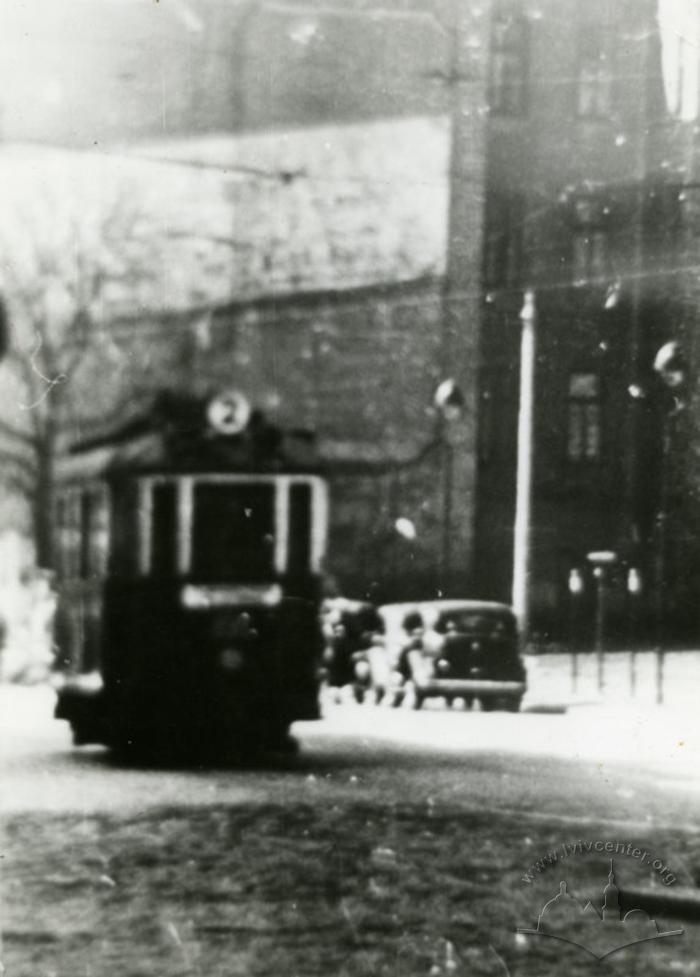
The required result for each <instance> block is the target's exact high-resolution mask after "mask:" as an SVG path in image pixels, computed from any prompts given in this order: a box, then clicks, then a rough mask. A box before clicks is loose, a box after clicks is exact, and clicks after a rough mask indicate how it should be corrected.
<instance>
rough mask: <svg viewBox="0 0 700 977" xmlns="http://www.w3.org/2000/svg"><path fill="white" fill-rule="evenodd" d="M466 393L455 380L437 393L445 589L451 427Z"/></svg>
mask: <svg viewBox="0 0 700 977" xmlns="http://www.w3.org/2000/svg"><path fill="white" fill-rule="evenodd" d="M464 404H465V400H464V394H463V393H462V391H461V389H460V388H459V386H458V385H457V382H456V381H455V380H453V379H449V380H443V381H442V383H440V384H439V386H438V387H437V389H436V391H435V393H434V395H433V406H434V407H435V409H436V411H437V416H438V422H439V425H440V426H439V438H440V449H441V454H442V560H441V563H442V566H441V577H442V591H443V595H444V594H445V592H446V591H447V590H448V589H449V586H450V579H451V576H452V482H453V477H454V449H453V446H452V442H451V440H450V437H449V426H450V425H451V424H453V423H454V422H455V421H458V420H459V419H460V417H461V416H462V413H463V411H464Z"/></svg>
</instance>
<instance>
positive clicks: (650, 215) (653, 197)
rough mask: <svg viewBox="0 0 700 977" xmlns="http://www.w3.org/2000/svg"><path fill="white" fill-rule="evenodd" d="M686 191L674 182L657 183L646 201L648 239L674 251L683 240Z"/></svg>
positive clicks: (648, 193) (645, 226) (645, 212)
mask: <svg viewBox="0 0 700 977" xmlns="http://www.w3.org/2000/svg"><path fill="white" fill-rule="evenodd" d="M684 204H685V193H684V192H683V188H682V187H679V186H678V185H674V184H666V185H664V184H662V183H660V184H657V185H656V186H654V187H652V188H651V189H650V190H649V191H648V192H647V195H646V197H645V201H644V233H645V235H646V237H647V239H648V240H649V241H650V242H652V243H655V244H656V246H657V247H660V248H663V249H664V250H665V251H666V252H667V253H671V254H672V253H673V252H675V250H676V249H677V247H678V245H679V243H680V242H681V239H682V235H683V230H684V225H685V214H684Z"/></svg>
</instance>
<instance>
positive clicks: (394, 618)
mask: <svg viewBox="0 0 700 977" xmlns="http://www.w3.org/2000/svg"><path fill="white" fill-rule="evenodd" d="M465 612H467V613H472V614H498V615H502V614H506V615H508V616H509V617H512V616H513V609H512V607H509V606H508V604H501V603H499V602H497V601H491V600H419V601H408V602H406V603H400V604H384V605H382V607H380V608H379V613H380V614H381V615H382V617H383V618H384V621H385V622H386V625H387V627H388V628H394V627H400V626H401V624H402V623H403V621H404V620H405V618H406V616H407V615H408V614H413V613H418V614H420V615H421V617H423V618H425V619H426V620H427V621H428V622H429V623H433V622H435V621H436V620H437V619H438V618H439V617H441V616H443V615H444V614H458V613H460V614H461V613H465Z"/></svg>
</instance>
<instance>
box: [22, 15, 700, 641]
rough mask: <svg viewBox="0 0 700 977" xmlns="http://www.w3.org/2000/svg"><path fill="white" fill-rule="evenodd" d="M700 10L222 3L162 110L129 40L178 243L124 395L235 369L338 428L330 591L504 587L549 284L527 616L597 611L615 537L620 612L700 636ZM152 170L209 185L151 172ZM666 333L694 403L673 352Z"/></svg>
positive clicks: (194, 19)
mask: <svg viewBox="0 0 700 977" xmlns="http://www.w3.org/2000/svg"><path fill="white" fill-rule="evenodd" d="M75 2H76V3H77V4H78V6H80V3H79V0H75ZM680 6H685V5H684V4H681V3H680V0H679V2H668V0H616V2H611V0H595V2H591V3H589V4H586V5H585V6H584V5H581V4H580V3H578V2H576V0H486V2H480V3H462V2H456V0H455V2H448V0H445V2H441V0H434V2H433V3H431V4H425V3H418V2H415V3H414V2H409V0H406V2H399V0H396V2H390V0H386V2H383V3H379V2H377V3H371V4H368V3H366V2H361V0H357V2H353V3H350V4H348V5H346V7H344V8H343V9H342V10H341V9H339V8H338V6H337V4H330V3H326V2H324V0H316V2H312V3H301V2H298V3H297V2H288V3H284V4H276V3H265V4H246V3H239V4H231V3H228V4H223V3H219V2H217V0H206V2H205V0H200V2H196V3H194V2H193V3H192V4H189V5H187V9H188V10H189V11H190V16H189V17H186V18H185V19H184V20H183V18H182V16H181V15H180V14H177V16H175V17H174V18H173V17H172V16H171V13H168V17H169V18H170V20H169V21H168V23H169V25H170V26H169V28H168V30H169V31H170V33H169V34H168V37H170V38H171V41H172V43H170V42H169V44H170V48H169V49H170V50H171V51H174V52H175V53H176V54H177V57H173V58H172V59H171V62H170V67H169V69H168V70H173V71H176V72H179V75H178V77H179V78H180V79H181V80H182V79H183V78H184V77H185V76H186V75H187V73H188V72H189V71H191V70H192V69H193V67H194V66H197V68H198V75H197V77H198V78H199V81H200V82H202V84H204V81H205V80H206V78H207V77H211V78H215V79H216V83H215V84H212V85H211V86H208V87H207V85H206V84H204V87H202V85H201V84H199V82H198V84H197V85H190V86H189V87H187V88H186V89H185V88H184V87H183V85H181V84H178V83H177V80H173V82H172V84H169V86H168V88H169V90H170V91H171V92H174V93H177V92H178V91H180V92H181V94H182V98H180V100H179V101H177V100H176V102H175V103H174V104H173V105H172V106H171V108H170V109H169V117H168V118H169V122H168V123H167V124H166V123H165V122H164V121H163V120H162V119H161V121H160V123H158V124H156V121H154V120H155V116H154V117H153V118H152V117H151V116H150V115H149V114H148V111H146V108H147V107H148V106H153V105H154V104H155V103H154V102H153V99H152V97H151V96H152V95H153V92H154V90H155V89H154V88H153V85H152V84H151V82H152V79H150V81H149V78H150V75H149V74H148V70H149V69H148V59H147V58H146V59H144V57H143V51H142V46H139V45H134V46H132V45H130V44H128V43H125V44H124V45H122V46H121V47H119V46H117V47H115V49H114V50H115V51H116V52H117V54H118V55H119V57H117V62H118V64H117V65H116V67H114V66H113V67H114V70H113V71H112V69H111V68H110V71H109V72H107V74H106V76H105V77H107V76H109V77H112V78H113V81H114V85H115V89H114V91H115V92H117V91H120V92H121V93H122V95H123V94H124V91H125V90H124V89H123V86H124V85H127V87H128V85H132V86H136V89H138V91H139V92H140V93H141V95H143V98H138V99H129V98H122V97H120V98H119V99H118V102H119V105H120V106H121V109H120V111H122V112H123V111H124V106H128V105H133V106H134V112H135V114H134V115H133V117H132V116H130V117H129V118H128V119H121V120H120V118H118V117H117V116H114V118H113V119H112V122H113V125H112V128H111V129H110V131H109V133H108V135H107V137H106V138H108V141H110V140H111V141H112V142H115V141H117V142H118V141H119V133H120V132H121V133H123V134H124V137H125V138H127V139H131V140H132V145H131V146H130V149H129V156H130V159H131V161H132V162H131V163H130V164H129V165H130V166H131V165H134V166H136V167H137V168H138V167H144V169H143V170H141V169H138V170H137V173H136V176H135V177H134V179H135V182H136V184H138V185H139V186H140V187H142V186H147V187H148V188H149V190H148V193H147V195H146V196H147V197H148V198H149V201H150V203H149V205H148V206H149V207H153V208H154V210H153V213H156V214H157V215H160V216H159V217H158V218H157V219H156V220H155V221H154V223H155V224H159V225H160V226H162V227H165V226H167V227H169V229H170V238H169V241H168V244H167V247H166V246H164V245H159V246H158V247H159V259H158V268H159V272H160V273H161V274H159V277H158V278H157V287H156V288H155V289H154V288H153V287H151V293H150V294H149V295H146V294H144V293H142V292H139V295H138V301H137V302H136V303H135V304H134V303H133V301H132V302H131V305H129V301H127V302H126V303H125V304H122V305H119V304H118V303H117V305H118V308H117V309H116V312H114V311H113V312H112V313H110V319H111V326H110V336H111V340H110V342H113V343H115V344H116V347H117V348H118V349H119V350H121V353H120V354H119V355H122V356H125V357H127V358H128V357H131V359H130V360H129V362H130V364H131V365H132V366H134V363H133V350H134V349H147V350H148V353H147V355H145V356H141V355H139V356H138V357H137V358H138V361H139V362H138V367H139V368H138V369H130V370H129V371H127V373H126V374H125V377H126V378H127V379H128V382H126V380H125V386H124V389H123V390H121V392H120V390H119V389H115V390H113V391H112V392H111V393H110V395H109V397H108V398H107V401H108V402H106V403H105V404H104V405H102V406H103V407H104V410H105V411H107V412H109V410H114V409H115V407H119V405H120V404H123V402H124V399H125V397H127V398H128V397H129V396H131V395H132V394H133V393H134V392H137V393H138V390H139V389H140V390H141V391H143V390H146V389H148V388H149V386H150V387H152V386H153V385H156V384H158V383H160V380H161V379H162V378H163V377H166V378H167V377H171V378H172V377H173V376H176V377H177V378H178V382H182V383H183V384H188V385H191V386H194V387H199V388H202V389H204V388H205V387H207V388H211V387H214V386H218V385H222V384H227V385H238V386H241V387H242V389H244V391H246V392H247V393H248V394H249V396H250V397H251V399H252V400H254V401H260V405H261V406H262V407H263V408H264V409H267V410H269V411H272V412H273V413H277V414H278V415H280V416H282V415H283V416H284V417H285V418H289V419H290V420H291V421H292V422H293V423H298V424H299V425H300V426H305V427H309V428H313V429H314V430H316V432H317V435H318V437H319V440H320V442H321V444H322V447H323V451H325V453H326V457H327V459H328V462H329V471H330V472H331V477H332V479H333V487H334V498H335V512H336V517H335V520H336V521H335V523H334V528H333V537H332V541H333V545H332V547H331V553H332V561H331V563H332V565H331V566H330V567H329V572H330V573H331V575H332V576H333V577H335V579H336V580H337V586H338V587H339V589H341V590H343V591H344V592H346V593H348V594H350V595H357V596H363V595H367V594H369V595H375V596H377V597H381V598H382V599H384V598H386V599H400V598H401V597H404V596H405V597H409V596H414V595H420V596H429V595H431V594H435V593H445V592H454V593H460V594H463V593H470V594H474V595H476V596H483V597H494V598H500V599H509V598H510V591H511V585H512V564H513V523H514V514H515V505H516V498H515V473H516V458H517V449H518V444H517V419H518V391H519V370H520V352H519V344H520V319H519V316H520V311H521V308H522V306H523V299H524V293H525V290H526V289H531V290H533V292H534V300H535V308H536V315H537V319H536V331H537V360H536V372H535V378H534V380H535V428H534V432H535V433H534V486H533V518H532V531H531V543H532V547H531V560H530V584H531V585H530V593H531V597H532V601H533V626H534V627H535V628H536V629H537V630H539V631H541V632H542V633H544V634H549V635H551V636H560V635H562V634H563V633H564V632H565V630H566V626H567V621H568V620H569V616H570V614H571V613H572V612H573V611H574V610H575V607H574V604H575V603H576V600H575V599H573V598H572V597H571V594H570V591H569V581H570V579H571V577H572V571H574V572H575V578H576V579H581V580H582V581H583V584H584V597H582V598H580V600H581V602H582V607H583V610H584V612H585V613H587V614H588V617H591V616H592V607H593V593H594V580H593V576H592V570H593V567H592V565H591V563H590V561H589V560H588V554H589V553H592V552H600V551H605V552H613V553H615V554H616V558H617V561H616V564H615V568H614V570H611V571H609V573H610V585H611V601H612V605H613V606H614V607H615V609H616V612H617V617H618V619H620V620H622V619H623V618H624V617H625V615H626V614H628V612H631V610H632V609H633V605H634V601H635V600H637V601H638V602H639V605H640V607H641V605H642V604H643V605H644V606H647V607H653V605H654V603H655V601H656V602H657V603H658V600H660V599H661V598H662V602H663V604H664V607H665V608H666V610H667V611H668V612H669V615H670V616H675V617H676V618H677V619H678V620H679V621H683V622H684V625H683V626H684V628H685V630H686V632H687V633H691V632H692V631H693V628H694V627H695V626H696V623H697V622H696V621H695V619H694V613H695V612H694V608H695V603H696V599H695V594H696V593H697V587H698V585H699V584H698V582H697V581H698V579H700V578H699V576H698V574H697V572H696V569H695V564H696V561H697V552H698V543H697V535H696V531H695V528H694V527H695V523H696V521H697V520H696V515H695V505H696V494H697V493H696V489H695V487H694V486H695V482H696V480H697V479H696V472H697V467H698V460H697V459H698V454H699V451H698V445H699V444H700V442H698V439H697V435H696V428H697V425H696V423H695V418H696V415H697V406H696V401H697V398H696V395H695V391H694V380H693V369H692V363H693V362H694V357H696V352H695V351H696V348H697V340H696V339H695V335H696V333H697V325H696V324H697V312H696V305H697V302H696V293H697V288H698V286H697V269H696V266H697V257H696V252H697V244H698V234H697V223H698V218H697V212H698V207H699V206H700V204H699V200H700V191H698V190H697V185H698V174H697V168H698V162H697V151H696V149H695V146H696V142H697V131H696V129H697V103H698V59H697V50H698V47H697V44H695V43H694V39H696V38H695V34H693V33H692V30H691V28H692V29H693V30H694V31H695V32H696V33H697V29H698V23H697V21H698V18H697V15H696V11H695V10H694V5H693V4H691V3H689V4H688V10H687V11H686V14H687V16H686V17H685V18H684V19H682V22H680V21H679V20H678V17H679V9H680ZM115 9H116V8H115ZM129 9H130V8H129ZM158 15H159V14H158ZM140 16H145V14H143V12H142V11H139V12H137V11H136V8H134V11H132V12H131V13H130V14H129V18H130V19H128V20H127V21H125V22H124V23H125V24H126V27H125V29H127V28H128V29H127V34H128V31H129V30H132V32H133V31H135V30H136V27H137V26H138V25H136V21H135V20H134V21H133V23H132V20H133V18H137V19H138V17H140ZM148 16H149V17H153V16H156V14H155V13H154V11H150V12H149V14H148ZM689 25H690V26H689ZM88 27H89V24H88ZM93 27H94V29H97V27H96V26H95V25H93ZM91 29H92V28H91ZM100 29H101V28H100ZM689 31H691V33H689ZM137 33H138V31H137ZM171 34H172V37H171ZM129 36H131V35H129ZM233 51H235V52H236V53H237V55H238V56H237V57H236V58H229V57H228V56H226V53H227V52H228V53H230V52H233ZM119 52H121V53H119ZM129 52H130V56H131V57H132V58H133V64H132V69H133V70H132V72H131V74H128V72H127V74H126V75H125V74H124V71H125V70H126V69H124V66H123V65H122V63H121V61H120V58H121V59H122V60H123V57H125V56H126V54H127V53H129ZM222 52H223V54H222ZM188 66H189V67H188ZM234 66H235V71H234ZM123 69H124V70H123ZM199 69H201V70H199ZM144 72H145V74H144ZM120 86H121V87H120ZM139 86H140V87H139ZM136 89H134V90H136ZM113 94H114V93H113ZM185 94H186V95H187V98H185ZM188 99H189V101H188ZM197 99H199V101H197ZM105 104H106V103H105ZM110 104H111V103H110ZM115 104H116V103H115ZM138 105H140V106H141V108H140V109H139V110H138V111H136V107H137V106H138ZM145 107H146V108H145ZM76 115H77V117H80V118H82V117H83V116H82V115H81V114H80V113H75V112H74V113H73V117H76ZM84 118H85V119H86V120H88V121H89V119H90V118H91V117H90V115H89V113H88V115H86V116H85V117H84ZM367 120H371V121H369V122H368V121H367ZM417 120H418V121H417ZM25 121H26V120H25ZM98 121H99V122H100V125H102V124H103V123H104V120H98ZM161 123H162V124H161ZM291 124H297V125H301V126H305V128H302V129H296V130H292V129H289V128H288V127H289V126H290V125H291ZM95 125H97V121H95ZM110 125H111V123H110ZM159 126H160V128H159ZM88 130H89V125H88V126H87V128H85V129H84V131H83V132H81V133H78V134H76V133H68V134H67V135H66V133H65V132H64V133H63V135H61V134H58V135H57V137H56V138H57V140H58V141H63V142H69V143H73V144H80V143H81V142H82V143H84V142H85V138H87V136H86V134H89V133H88ZM255 130H258V131H257V134H256V132H255ZM260 130H262V131H260ZM134 161H135V162H134ZM149 166H162V167H165V168H166V169H167V172H168V173H169V174H172V173H174V172H176V171H177V172H180V173H181V174H189V175H188V176H187V177H185V176H182V177H181V178H180V179H179V182H178V180H177V179H174V178H173V177H172V176H169V177H168V178H167V179H163V180H160V179H159V180H156V184H158V187H157V188H156V189H154V183H153V180H152V179H151V178H147V177H145V176H143V175H142V173H146V171H147V170H148V167H149ZM195 171H196V172H197V173H199V174H204V175H203V176H200V177H197V178H194V177H192V176H191V174H192V173H194V172H195ZM162 172H163V173H165V169H164V170H162ZM222 174H223V177H222ZM176 184H177V186H176ZM205 185H206V186H205ZM203 188H204V189H203ZM183 214H184V216H183ZM173 227H174V230H175V233H173ZM178 242H179V243H178ZM183 242H184V243H183ZM193 242H196V244H193ZM178 249H179V250H178ZM174 268H177V271H173V269H174ZM151 286H153V282H151ZM132 299H133V295H132ZM139 335H140V336H141V338H140V339H139V338H138V336H139ZM145 337H147V339H146V338H145ZM671 340H680V341H681V342H682V343H683V344H684V347H685V351H686V358H687V360H688V364H689V365H688V368H687V374H688V380H687V383H686V388H685V389H684V390H683V392H682V396H681V397H680V398H679V402H680V405H681V409H680V410H676V409H674V408H675V406H677V405H676V401H674V400H673V394H670V395H669V391H668V388H667V387H665V386H664V384H663V381H662V380H660V378H659V374H658V372H657V371H655V370H654V368H653V366H654V361H655V359H656V355H657V352H658V350H659V349H660V348H661V347H663V346H664V345H665V344H666V343H668V342H669V341H671ZM112 353H114V351H113V350H112ZM95 355H96V356H97V357H98V360H97V361H89V362H92V366H93V367H94V366H95V362H98V361H99V355H100V354H99V351H98V352H97V353H96V354H95ZM114 355H117V354H114ZM148 364H150V365H148ZM81 375H82V376H84V377H85V381H84V384H85V385H82V386H81V383H82V382H83V381H81V380H80V377H81ZM76 377H77V379H76V380H75V388H74V389H75V395H74V397H73V399H74V401H75V402H76V403H79V404H80V403H82V404H84V405H87V406H85V408H84V409H83V408H81V424H82V425H83V426H85V425H88V426H89V423H90V416H89V415H90V413H91V408H90V397H89V396H87V397H86V395H85V390H86V389H87V387H88V386H89V372H88V370H87V368H84V369H83V370H82V373H81V371H80V370H78V371H77V373H76ZM447 377H452V378H454V379H455V380H456V381H457V382H458V383H459V385H460V388H461V390H462V392H463V394H464V399H465V403H464V408H463V410H462V413H461V417H460V418H459V420H458V422H457V423H456V424H453V425H450V426H449V427H448V426H445V425H444V424H442V423H441V421H440V418H439V416H438V415H437V414H436V413H435V411H434V408H433V406H432V398H433V394H434V391H435V388H436V386H437V385H438V384H439V383H440V382H441V381H442V380H444V379H446V378H447ZM124 391H126V393H125V392H124ZM669 396H670V397H671V399H670V400H669ZM92 413H93V414H94V413H99V411H97V412H95V411H92ZM397 525H399V526H402V527H404V529H405V528H406V527H407V526H409V525H410V526H411V527H412V529H411V531H409V532H408V535H406V534H404V535H402V534H401V532H397V529H396V527H397ZM630 571H633V574H632V576H631V577H630ZM630 579H633V580H637V581H641V587H642V591H641V593H642V597H641V598H640V597H639V596H631V595H630V593H629V588H628V587H627V583H628V581H629V580H630ZM662 581H663V582H662ZM635 586H636V585H635ZM634 594H635V595H638V590H635V591H634ZM659 595H660V596H659ZM657 599H658V600H657ZM584 605H585V606H584ZM589 612H591V613H589ZM635 613H636V612H635Z"/></svg>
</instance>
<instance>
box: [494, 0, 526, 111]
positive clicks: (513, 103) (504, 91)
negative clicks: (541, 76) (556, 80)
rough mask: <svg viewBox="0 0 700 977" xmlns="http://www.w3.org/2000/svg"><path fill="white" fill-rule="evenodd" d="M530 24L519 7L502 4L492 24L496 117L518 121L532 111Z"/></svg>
mask: <svg viewBox="0 0 700 977" xmlns="http://www.w3.org/2000/svg"><path fill="white" fill-rule="evenodd" d="M529 81H530V22H529V20H528V19H527V17H526V16H525V14H524V13H523V12H522V10H521V9H519V8H518V7H517V6H515V5H513V4H508V3H501V4H498V5H497V6H496V7H495V9H494V12H493V19H492V21H491V45H490V58H489V84H488V104H489V111H490V112H491V114H492V115H496V116H503V117H506V118H518V117H521V116H524V115H526V114H527V111H528V108H529V94H530V93H529Z"/></svg>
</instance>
